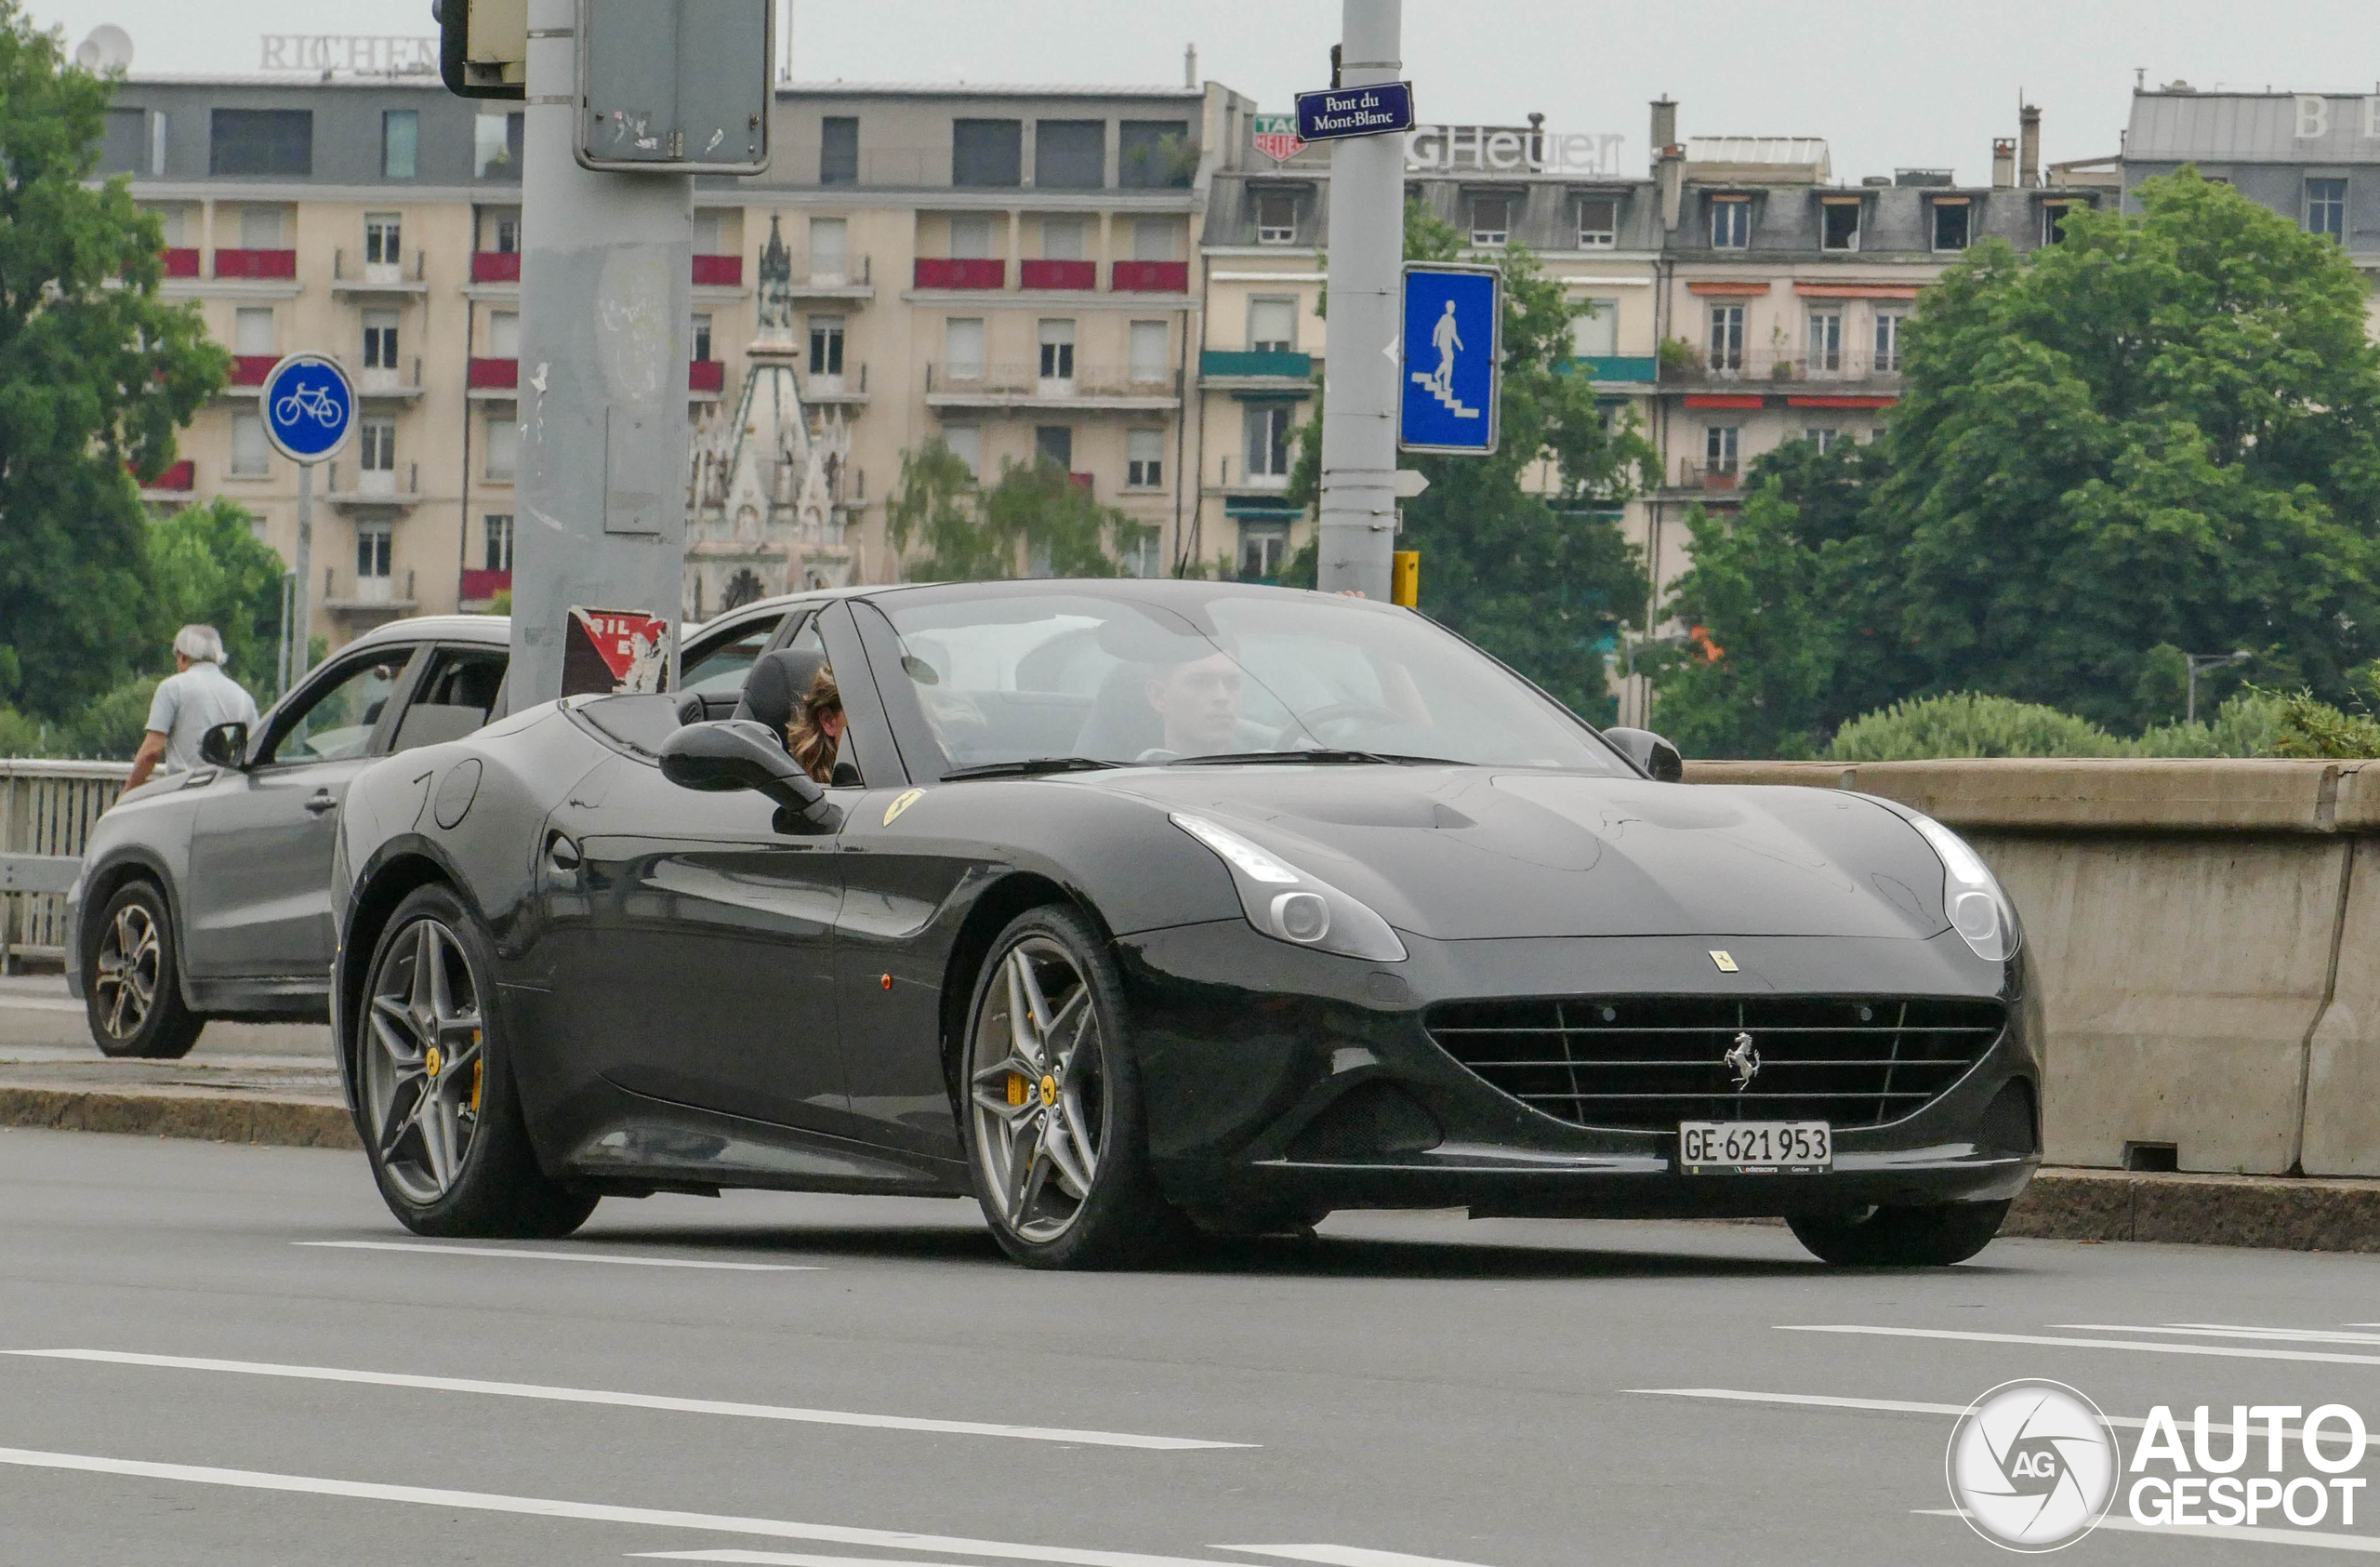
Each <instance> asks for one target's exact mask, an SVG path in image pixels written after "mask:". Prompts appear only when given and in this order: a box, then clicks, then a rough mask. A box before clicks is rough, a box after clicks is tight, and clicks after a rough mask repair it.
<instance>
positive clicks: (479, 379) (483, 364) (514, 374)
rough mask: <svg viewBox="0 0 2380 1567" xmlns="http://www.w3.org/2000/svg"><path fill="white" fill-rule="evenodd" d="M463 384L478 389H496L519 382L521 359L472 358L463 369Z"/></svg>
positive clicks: (499, 389)
mask: <svg viewBox="0 0 2380 1567" xmlns="http://www.w3.org/2000/svg"><path fill="white" fill-rule="evenodd" d="M463 380H464V384H465V385H466V386H469V387H472V388H475V389H478V390H483V391H484V390H488V389H491V388H492V389H495V390H498V391H502V390H506V389H509V388H512V387H517V386H519V385H520V384H521V361H519V360H518V359H473V360H472V361H471V362H470V364H469V366H468V367H467V368H466V369H465V371H464V377H463Z"/></svg>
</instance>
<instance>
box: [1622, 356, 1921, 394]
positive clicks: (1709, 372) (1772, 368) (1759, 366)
mask: <svg viewBox="0 0 2380 1567" xmlns="http://www.w3.org/2000/svg"><path fill="white" fill-rule="evenodd" d="M1901 361H1902V356H1901V355H1900V354H1897V353H1887V354H1876V353H1866V352H1848V351H1846V352H1840V353H1825V354H1814V353H1810V352H1807V351H1805V350H1780V349H1759V350H1754V351H1752V352H1746V353H1739V354H1732V355H1726V356H1724V357H1723V358H1722V359H1721V360H1720V362H1719V363H1718V364H1717V365H1712V362H1711V356H1710V355H1709V354H1708V353H1706V352H1699V351H1698V352H1696V353H1695V355H1694V357H1693V359H1692V360H1691V361H1690V362H1686V363H1680V362H1678V361H1676V360H1673V361H1672V362H1671V363H1669V364H1667V365H1661V366H1660V370H1659V378H1660V384H1661V385H1662V386H1663V387H1664V388H1677V389H1681V390H1691V389H1697V388H1709V389H1712V390H1714V391H1716V390H1721V389H1725V390H1727V391H1733V392H1755V391H1760V392H1768V393H1770V394H1772V395H1774V394H1777V393H1779V392H1783V393H1786V394H1787V395H1789V397H1790V396H1800V395H1805V394H1824V392H1826V391H1827V390H1828V389H1831V388H1836V387H1840V388H1843V389H1844V390H1845V392H1867V393H1869V394H1871V395H1873V396H1881V397H1883V398H1884V401H1885V402H1886V403H1889V402H1890V401H1892V400H1893V398H1895V397H1897V395H1898V393H1899V392H1900V384H1901ZM1883 405H1884V404H1882V403H1878V404H1871V406H1878V407H1881V406H1883Z"/></svg>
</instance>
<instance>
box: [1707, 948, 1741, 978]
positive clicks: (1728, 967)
mask: <svg viewBox="0 0 2380 1567" xmlns="http://www.w3.org/2000/svg"><path fill="white" fill-rule="evenodd" d="M1711 961H1712V963H1717V964H1718V965H1719V972H1720V973H1721V974H1733V973H1735V972H1736V960H1735V959H1733V958H1731V957H1729V956H1727V954H1726V953H1725V952H1722V951H1720V950H1719V949H1717V948H1715V947H1714V948H1712V949H1711Z"/></svg>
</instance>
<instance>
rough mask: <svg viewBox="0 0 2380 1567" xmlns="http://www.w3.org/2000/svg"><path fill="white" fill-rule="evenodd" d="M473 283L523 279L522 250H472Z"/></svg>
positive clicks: (512, 281)
mask: <svg viewBox="0 0 2380 1567" xmlns="http://www.w3.org/2000/svg"><path fill="white" fill-rule="evenodd" d="M471 281H472V282H473V283H518V282H520V281H521V252H519V251H518V250H474V251H472V252H471Z"/></svg>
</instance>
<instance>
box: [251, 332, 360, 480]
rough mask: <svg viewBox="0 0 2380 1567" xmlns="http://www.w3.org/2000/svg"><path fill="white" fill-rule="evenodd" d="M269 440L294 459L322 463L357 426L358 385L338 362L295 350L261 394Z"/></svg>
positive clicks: (274, 370)
mask: <svg viewBox="0 0 2380 1567" xmlns="http://www.w3.org/2000/svg"><path fill="white" fill-rule="evenodd" d="M257 406H258V408H259V409H260V410H261V411H262V412H263V414H264V433H265V438H266V439H267V440H269V441H271V443H272V444H273V445H274V446H276V447H278V448H279V449H280V452H281V455H282V456H284V457H285V458H288V459H289V460H290V461H292V462H303V463H315V462H320V461H322V460H323V459H324V458H326V457H329V456H330V455H331V454H332V453H334V452H336V451H337V450H338V449H339V447H341V446H343V445H346V444H347V438H348V436H349V435H350V433H351V432H353V431H354V429H355V387H354V385H353V384H352V383H350V381H349V380H348V378H347V372H346V371H345V370H342V369H340V368H339V366H338V361H337V360H335V359H331V358H328V357H326V356H325V355H323V354H319V353H293V354H291V355H289V356H288V357H287V358H285V359H284V360H283V361H282V362H281V363H280V364H278V365H274V366H273V367H272V371H271V374H270V375H268V376H266V377H265V378H264V387H263V389H262V390H261V391H259V392H258V393H257Z"/></svg>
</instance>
